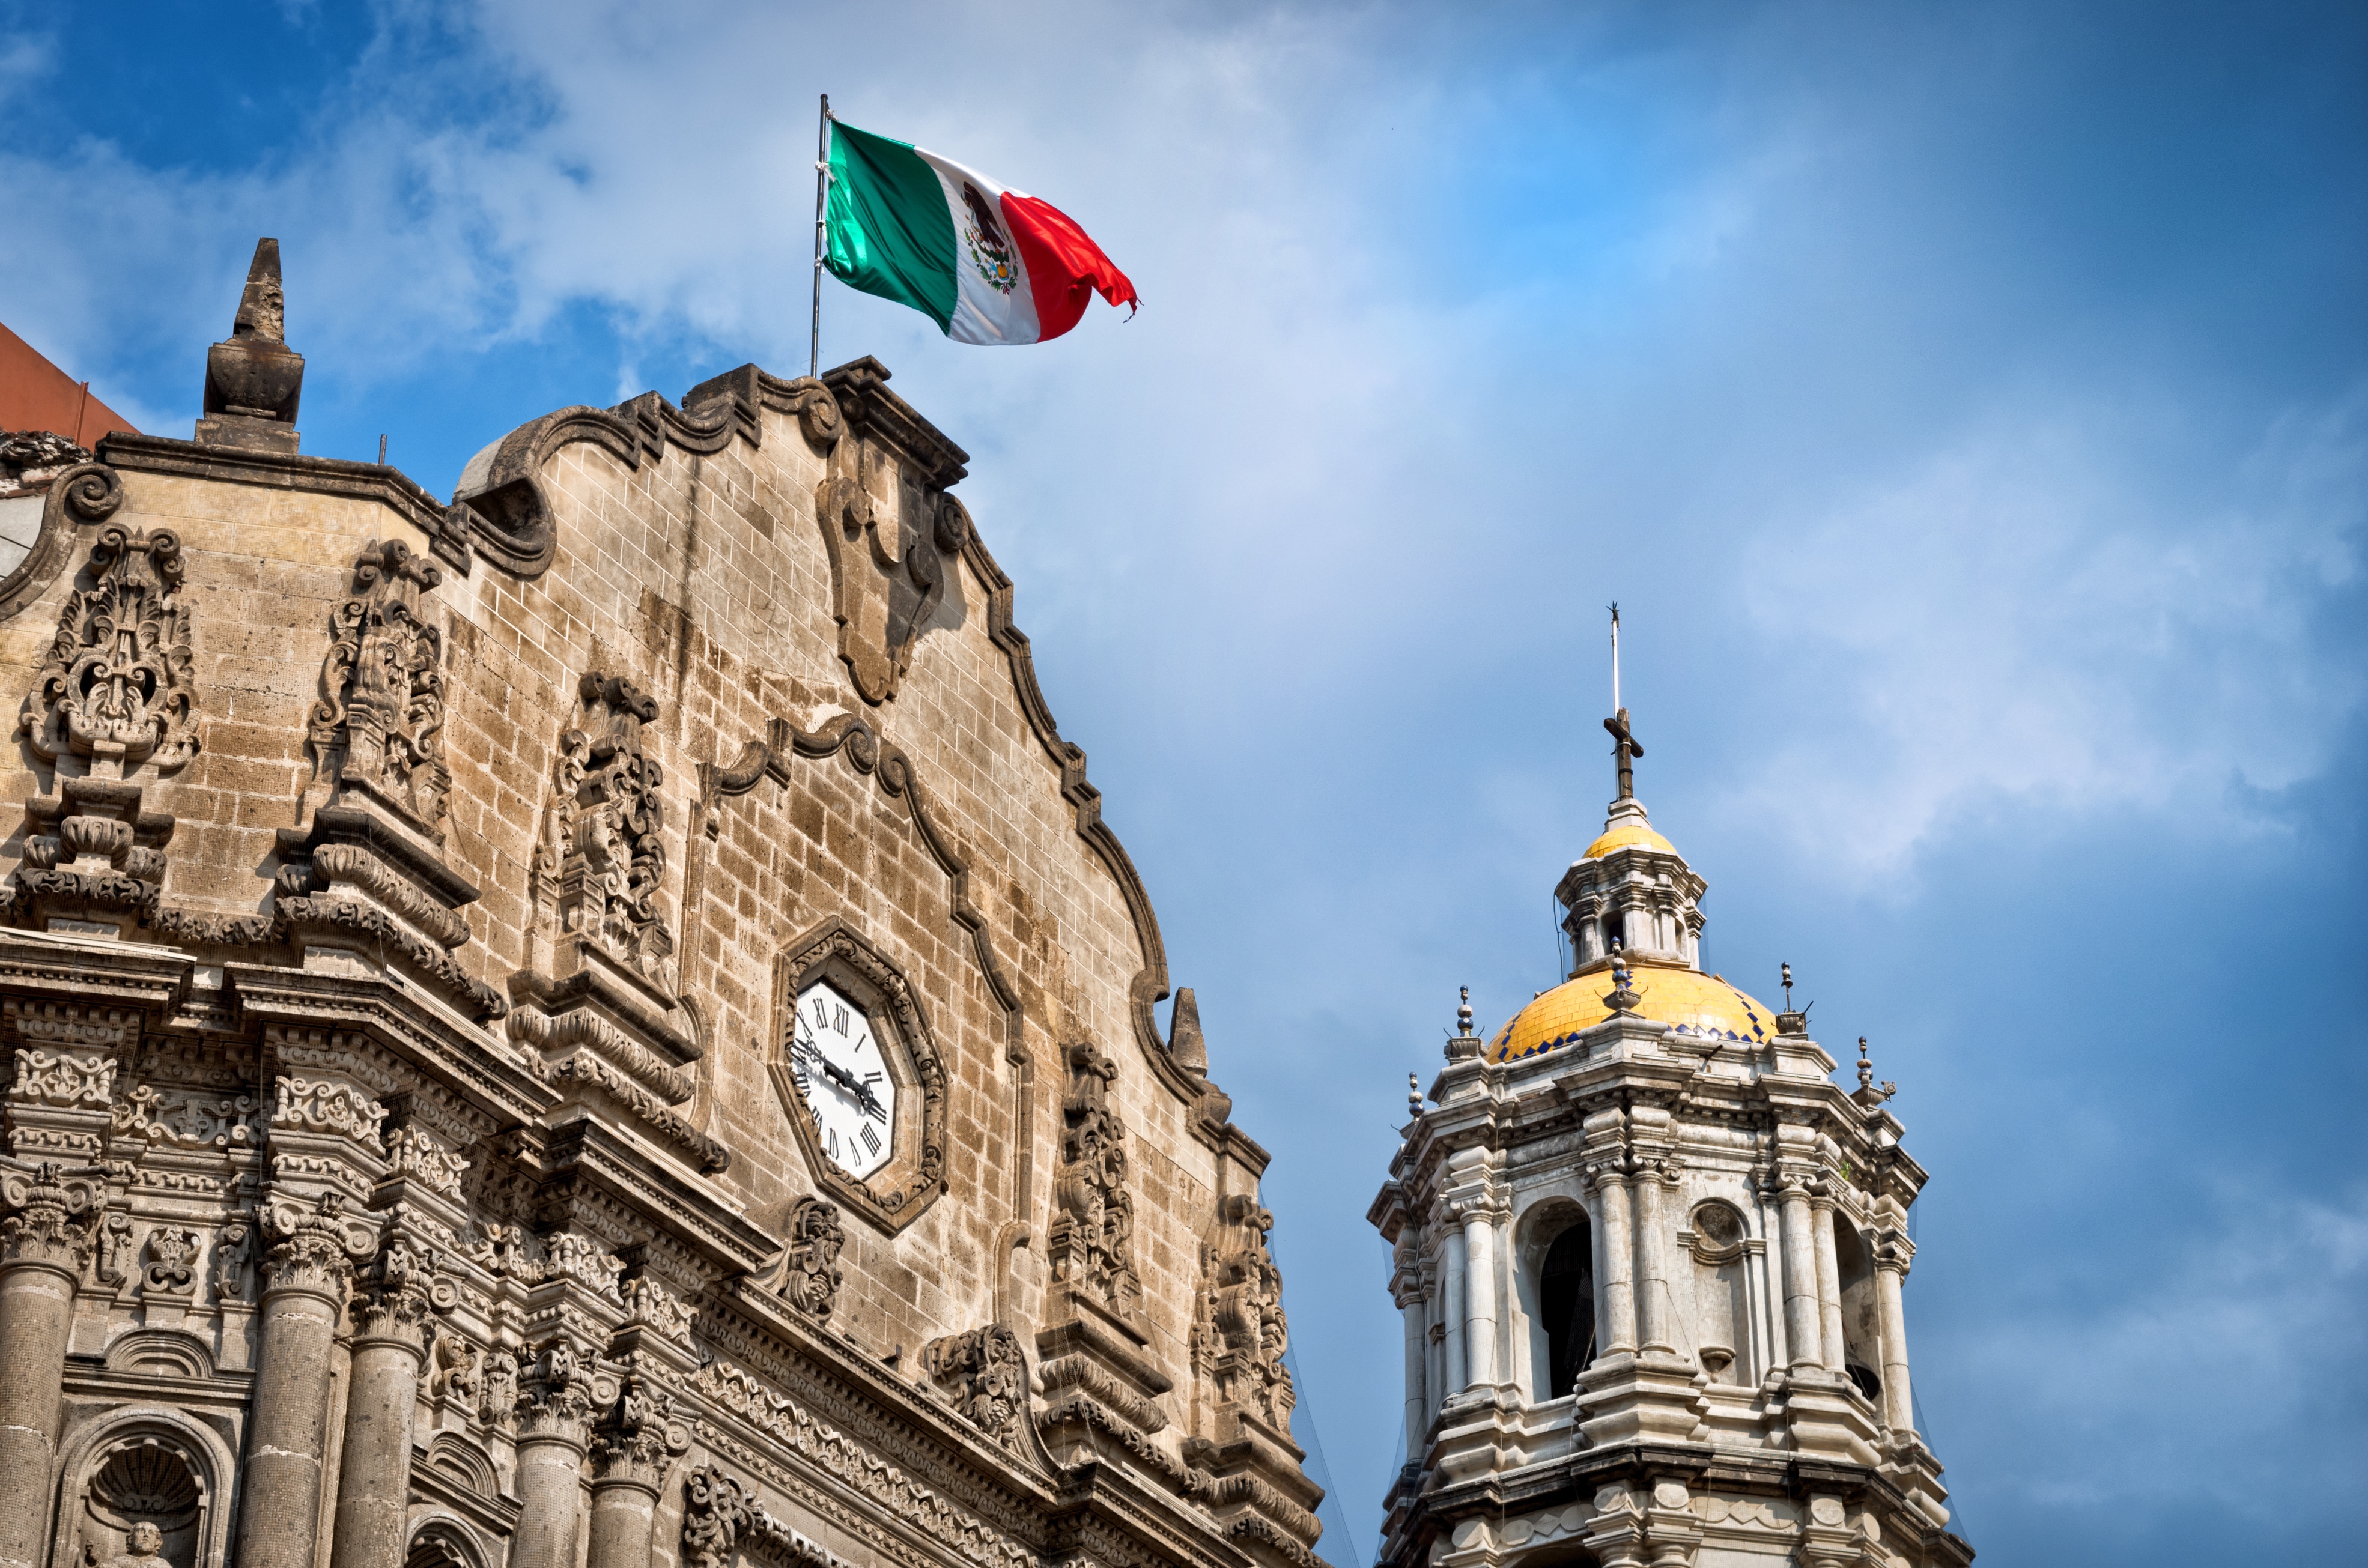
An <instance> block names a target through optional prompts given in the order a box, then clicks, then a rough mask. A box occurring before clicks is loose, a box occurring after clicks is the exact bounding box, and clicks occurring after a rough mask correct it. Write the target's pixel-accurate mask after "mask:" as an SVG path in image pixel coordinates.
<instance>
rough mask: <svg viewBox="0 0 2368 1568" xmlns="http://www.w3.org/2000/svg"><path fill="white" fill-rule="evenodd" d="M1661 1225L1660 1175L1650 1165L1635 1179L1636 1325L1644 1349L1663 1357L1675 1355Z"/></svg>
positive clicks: (1664, 1245) (1666, 1243)
mask: <svg viewBox="0 0 2368 1568" xmlns="http://www.w3.org/2000/svg"><path fill="white" fill-rule="evenodd" d="M1663 1230H1664V1227H1663V1225H1662V1223H1661V1173H1660V1172H1659V1171H1658V1170H1657V1169H1656V1168H1654V1167H1653V1166H1651V1165H1647V1166H1645V1169H1644V1170H1642V1171H1640V1172H1638V1173H1637V1176H1636V1260H1637V1264H1638V1267H1637V1273H1638V1274H1639V1275H1641V1276H1642V1278H1640V1279H1639V1280H1638V1281H1637V1286H1636V1289H1637V1293H1638V1295H1639V1296H1640V1297H1641V1300H1640V1301H1638V1303H1637V1307H1638V1311H1637V1314H1636V1315H1637V1318H1638V1325H1639V1327H1640V1328H1641V1329H1642V1331H1643V1337H1644V1348H1645V1349H1646V1350H1648V1351H1656V1352H1658V1353H1659V1354H1661V1355H1664V1356H1672V1355H1675V1354H1676V1353H1677V1344H1676V1341H1675V1340H1673V1339H1672V1338H1671V1337H1670V1329H1671V1327H1672V1325H1671V1324H1670V1322H1669V1317H1670V1312H1669V1308H1670V1299H1669V1266H1668V1242H1667V1239H1666V1238H1665V1237H1664V1235H1663Z"/></svg>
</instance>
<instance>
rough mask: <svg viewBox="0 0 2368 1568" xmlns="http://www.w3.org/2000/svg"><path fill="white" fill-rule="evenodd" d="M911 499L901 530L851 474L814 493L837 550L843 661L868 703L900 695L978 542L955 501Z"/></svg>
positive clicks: (835, 586)
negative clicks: (955, 575)
mask: <svg viewBox="0 0 2368 1568" xmlns="http://www.w3.org/2000/svg"><path fill="white" fill-rule="evenodd" d="M907 499H908V503H909V505H908V507H907V511H908V514H909V515H908V516H906V517H905V518H904V519H903V520H902V522H901V524H900V523H899V522H897V521H895V520H893V519H889V518H885V517H882V516H881V513H880V509H879V507H878V506H876V505H875V504H874V502H873V501H872V499H871V493H870V492H869V491H867V490H865V489H864V488H863V486H862V484H861V483H860V481H858V480H856V479H854V478H852V477H849V476H848V475H844V474H841V475H838V476H836V477H834V478H830V479H825V480H824V481H823V482H822V483H821V485H820V486H819V487H818V488H817V489H816V490H815V492H814V515H815V517H818V518H820V519H821V521H822V532H823V540H824V542H825V544H826V545H828V546H829V549H830V574H831V586H832V590H833V592H834V593H835V595H836V596H837V598H836V603H835V604H834V606H833V608H832V615H833V617H834V618H835V619H837V622H838V656H839V657H840V658H841V659H844V660H845V661H846V662H847V668H848V673H849V674H850V675H852V676H854V677H855V689H856V690H858V691H860V692H861V693H862V694H863V699H864V700H865V701H866V702H873V703H879V702H885V701H887V700H888V699H891V698H893V697H894V696H895V695H896V687H897V684H898V683H899V682H900V681H902V680H903V679H904V678H905V671H907V670H909V669H910V668H912V665H913V650H914V648H915V647H916V645H918V643H919V642H920V641H921V633H922V632H924V631H927V630H928V625H929V620H930V618H931V617H933V616H934V615H936V614H937V611H938V606H939V602H940V601H942V600H943V599H944V598H945V597H946V585H947V581H948V578H949V577H950V575H951V574H952V572H953V571H954V570H955V569H956V567H955V562H956V561H957V560H958V559H959V558H960V556H961V554H962V545H963V544H964V543H965V542H966V541H967V540H969V538H970V514H969V513H968V512H966V511H964V510H963V509H962V503H961V502H959V501H957V500H955V499H954V498H953V497H952V496H951V495H947V494H930V493H928V492H924V491H919V490H912V491H909V492H908V493H907Z"/></svg>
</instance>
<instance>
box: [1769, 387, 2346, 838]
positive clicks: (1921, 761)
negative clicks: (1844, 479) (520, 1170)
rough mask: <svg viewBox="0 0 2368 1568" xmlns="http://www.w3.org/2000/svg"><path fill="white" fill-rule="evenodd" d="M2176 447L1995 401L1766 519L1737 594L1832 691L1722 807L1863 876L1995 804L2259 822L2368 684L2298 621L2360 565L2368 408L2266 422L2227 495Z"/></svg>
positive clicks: (2106, 424) (2327, 743) (2173, 434)
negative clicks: (1958, 427)
mask: <svg viewBox="0 0 2368 1568" xmlns="http://www.w3.org/2000/svg"><path fill="white" fill-rule="evenodd" d="M2196 434H2197V433H2196V432H2194V431H2193V430H2192V427H2190V426H2189V425H2188V424H2186V423H2185V422H2183V421H2182V420H2180V419H2179V418H2177V417H2174V416H2172V415H2170V414H2169V413H2167V412H2165V411H2161V410H2155V411H2149V412H2147V413H2144V414H2132V413H2128V412H2123V411H2113V410H2102V409H2099V408H2096V407H2093V406H2091V407H2088V408H2076V409H2068V410H2067V409H2055V410H2046V411H2041V412H2037V413H2033V412H2032V411H2028V410H2021V411H2017V412H2015V413H2013V414H2010V415H2003V416H2000V417H1998V418H1995V419H1992V420H1990V421H1988V422H1987V424H1986V426H1985V427H1983V428H1981V429H1978V430H1976V431H1974V432H1972V433H1969V434H1967V435H1965V436H1964V437H1961V438H1959V439H1957V440H1956V441H1954V442H1952V443H1949V444H1947V445H1945V446H1944V447H1943V448H1942V449H1940V450H1938V451H1936V452H1934V453H1932V454H1931V455H1929V456H1927V457H1924V458H1922V459H1921V460H1918V461H1917V462H1916V463H1915V465H1914V466H1913V468H1912V470H1911V472H1907V474H1905V475H1904V476H1903V477H1901V478H1900V479H1898V480H1897V481H1896V482H1894V483H1887V484H1883V485H1880V486H1875V487H1870V488H1868V489H1866V490H1863V491H1861V493H1860V494H1856V495H1854V496H1850V497H1849V498H1847V499H1844V500H1842V501H1840V502H1839V503H1837V504H1835V505H1832V506H1827V507H1825V508H1821V509H1815V510H1807V511H1805V512H1804V514H1803V515H1799V516H1797V517H1778V518H1777V519H1775V520H1774V522H1773V524H1772V526H1769V527H1766V528H1762V529H1761V530H1760V531H1759V533H1758V536H1757V538H1756V539H1755V540H1754V541H1753V544H1752V547H1751V550H1750V551H1749V552H1748V556H1747V557H1746V558H1745V563H1744V572H1743V574H1742V581H1740V582H1739V583H1738V584H1737V585H1736V589H1737V595H1736V597H1737V598H1738V599H1739V600H1740V601H1741V602H1743V603H1746V604H1748V606H1749V607H1750V609H1751V613H1752V616H1753V619H1754V620H1755V621H1756V623H1757V627H1758V630H1759V635H1760V636H1761V638H1762V639H1763V640H1764V641H1765V642H1766V644H1767V645H1768V646H1769V647H1770V650H1771V651H1773V650H1778V649H1781V650H1782V654H1783V656H1784V657H1785V658H1786V659H1787V660H1788V661H1791V662H1793V666H1794V669H1795V671H1796V675H1797V674H1799V673H1800V672H1806V671H1815V672H1816V676H1815V677H1811V678H1807V679H1804V680H1802V681H1801V685H1802V687H1803V688H1804V689H1805V690H1809V691H1818V690H1822V691H1824V692H1826V693H1827V697H1826V699H1824V700H1823V701H1818V700H1817V699H1814V698H1813V699H1810V704H1811V708H1812V710H1811V711H1804V712H1803V713H1801V714H1800V715H1799V722H1798V723H1797V724H1795V725H1794V726H1793V733H1794V734H1795V736H1796V737H1798V738H1793V739H1790V740H1787V741H1784V742H1782V743H1780V744H1778V745H1777V747H1776V748H1775V750H1774V751H1773V753H1772V755H1771V756H1770V757H1769V758H1768V762H1767V766H1766V768H1765V770H1764V771H1763V772H1762V773H1761V774H1760V775H1759V777H1758V778H1756V779H1755V780H1754V781H1753V782H1752V783H1751V784H1749V785H1748V786H1746V787H1745V788H1743V789H1741V790H1738V791H1737V792H1736V799H1735V801H1733V802H1732V803H1733V806H1734V808H1735V809H1736V810H1739V811H1748V812H1754V813H1755V814H1757V815H1759V816H1762V817H1764V818H1765V819H1766V820H1769V821H1771V822H1781V823H1783V824H1787V827H1788V829H1789V831H1791V832H1792V833H1793V834H1794V835H1796V836H1797V838H1798V840H1799V842H1800V844H1801V846H1802V848H1803V850H1804V854H1806V855H1808V856H1810V857H1811V858H1816V859H1817V860H1819V861H1821V862H1823V863H1825V864H1827V866H1830V867H1834V868H1837V869H1839V870H1841V871H1842V872H1843V874H1845V875H1846V876H1849V877H1851V878H1854V879H1859V880H1864V881H1874V880H1877V879H1881V878H1884V877H1888V876H1891V875H1893V874H1896V872H1898V871H1900V870H1901V869H1904V868H1905V867H1906V866H1907V864H1908V862H1909V861H1910V860H1911V858H1912V857H1913V856H1914V854H1915V852H1916V851H1917V849H1918V846H1920V845H1922V844H1923V843H1925V842H1926V841H1927V840H1928V839H1929V838H1930V836H1931V835H1934V834H1936V833H1941V832H1944V831H1946V830H1948V829H1949V828H1951V827H1952V826H1953V825H1956V824H1960V823H1962V822H1963V821H1964V818H1965V817H1966V816H1967V815H1968V813H1979V812H1986V811H1991V810H1995V809H1998V808H2000V807H2002V806H2003V807H2007V808H2010V809H2014V810H2018V811H2029V810H2036V811H2038V812H2043V813H2063V815H2064V816H2065V817H2066V818H2070V817H2077V816H2081V815H2085V814H2089V813H2094V812H2123V811H2131V810H2135V811H2137V812H2144V813H2148V814H2157V813H2179V814H2180V815H2182V816H2184V817H2185V818H2187V819H2188V821H2189V822H2190V824H2192V826H2195V827H2198V828H2204V827H2215V828H2232V829H2237V830H2240V831H2263V830H2271V829H2274V828H2275V826H2276V819H2275V817H2274V816H2273V815H2271V814H2268V813H2266V812H2264V811H2263V810H2262V809H2261V808H2260V806H2259V804H2258V803H2257V802H2258V796H2257V795H2253V794H2248V792H2264V793H2268V794H2274V793H2275V792H2277V791H2280V790H2284V789H2287V788H2288V787H2290V786H2292V785H2294V784H2295V783H2296V782H2298V781H2300V780H2303V779H2305V778H2311V777H2313V776H2314V775H2316V774H2317V772H2318V770H2319V769H2320V768H2321V767H2323V766H2324V765H2325V763H2326V761H2327V759H2328V751H2329V748H2330V747H2331V746H2333V745H2334V744H2337V742H2338V737H2339V734H2340V727H2341V724H2342V722H2343V721H2344V720H2346V719H2347V718H2348V717H2349V716H2351V714H2353V713H2354V712H2355V711H2356V710H2358V708H2359V706H2360V703H2361V700H2362V694H2363V689H2368V683H2363V677H2362V671H2361V670H2360V668H2359V666H2358V664H2357V662H2356V658H2355V657H2354V655H2355V654H2356V653H2357V647H2356V642H2353V643H2352V644H2351V645H2350V646H2347V645H2346V640H2343V639H2340V638H2339V639H2337V640H2336V642H2334V644H2333V645H2331V646H2330V645H2329V644H2328V639H2327V637H2326V635H2325V632H2326V630H2327V629H2326V628H2324V627H2321V626H2315V625H2313V624H2312V619H2311V618H2312V616H2313V614H2314V612H2315V611H2321V610H2324V609H2325V608H2326V607H2327V605H2328V600H2329V597H2330V596H2332V595H2334V594H2337V593H2338V592H2340V591H2341V590H2344V589H2346V588H2348V587H2350V586H2351V585H2352V584H2353V583H2354V581H2355V579H2356V576H2357V574H2358V572H2359V569H2360V560H2359V555H2360V549H2361V544H2362V521H2363V515H2368V505H2363V499H2362V497H2363V494H2368V485H2363V482H2368V392H2354V393H2353V394H2352V395H2351V396H2350V397H2348V398H2346V399H2344V400H2343V401H2341V402H2340V403H2336V404H2335V405H2333V406H2331V407H2326V408H2319V409H2312V410H2296V411H2293V412H2290V413H2288V414H2286V415H2283V416H2281V417H2279V418H2278V419H2277V420H2276V421H2275V422H2274V423H2273V424H2272V425H2271V427H2270V428H2269V429H2268V430H2266V431H2263V432H2261V433H2260V436H2259V437H2258V438H2257V439H2256V440H2255V441H2254V442H2253V443H2251V449H2250V452H2249V454H2248V457H2247V458H2246V460H2245V461H2244V462H2243V464H2242V465H2241V468H2240V470H2239V472H2237V475H2236V477H2235V478H2234V479H2233V480H2232V481H2228V482H2226V483H2201V484H2198V483H2193V481H2192V476H2191V475H2188V474H2185V473H2183V472H2180V470H2179V466H2178V463H2177V460H2176V457H2175V454H2176V452H2177V450H2178V449H2179V448H2180V445H2181V443H2182V442H2185V441H2189V440H2192V439H2195V438H2196ZM1816 677H1822V678H1816ZM1779 802H1782V809H1781V810H1780V809H1777V808H1778V803H1779Z"/></svg>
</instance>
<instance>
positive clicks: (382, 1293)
mask: <svg viewBox="0 0 2368 1568" xmlns="http://www.w3.org/2000/svg"><path fill="white" fill-rule="evenodd" d="M438 1262H439V1260H438V1256H437V1254H436V1252H435V1251H434V1249H432V1248H429V1247H425V1246H422V1245H420V1244H417V1243H416V1242H415V1241H414V1240H413V1239H412V1238H410V1237H409V1236H406V1235H404V1234H403V1233H401V1232H400V1231H395V1230H390V1231H389V1232H388V1233H387V1235H386V1237H385V1238H384V1240H382V1241H381V1243H380V1244H379V1250H378V1256H375V1257H373V1258H372V1259H371V1260H370V1263H369V1264H368V1265H367V1266H366V1267H363V1268H362V1269H361V1270H360V1272H359V1275H358V1277H357V1278H356V1279H355V1282H354V1299H353V1305H352V1309H351V1311H352V1313H353V1324H354V1333H355V1335H356V1336H357V1337H359V1338H364V1339H381V1340H391V1341H393V1342H394V1343H395V1344H398V1345H402V1346H406V1347H408V1348H409V1349H411V1350H413V1351H416V1352H418V1353H420V1354H421V1355H423V1356H424V1355H425V1353H426V1350H425V1346H426V1338H427V1323H428V1319H429V1317H430V1316H431V1315H432V1314H433V1313H436V1312H443V1311H447V1310H449V1309H450V1307H451V1306H452V1305H453V1304H454V1303H455V1302H456V1301H458V1300H459V1292H458V1290H456V1289H455V1288H454V1286H453V1284H452V1282H451V1281H450V1280H449V1279H446V1278H441V1277H440V1276H439V1275H438Z"/></svg>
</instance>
